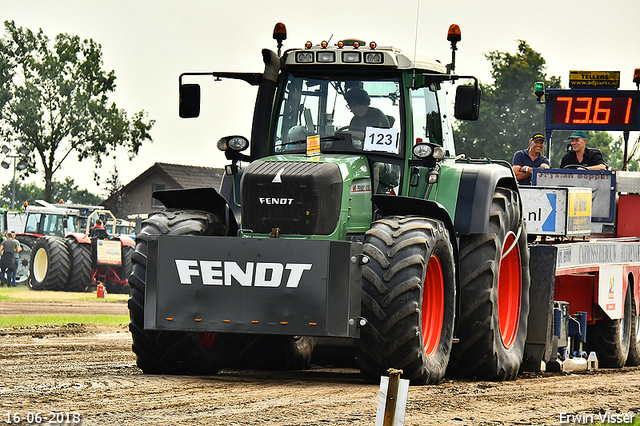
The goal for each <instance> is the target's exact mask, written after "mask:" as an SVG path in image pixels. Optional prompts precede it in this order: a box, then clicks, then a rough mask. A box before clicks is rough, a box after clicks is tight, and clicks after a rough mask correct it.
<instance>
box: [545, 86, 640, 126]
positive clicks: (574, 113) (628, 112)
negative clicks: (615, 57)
mask: <svg viewBox="0 0 640 426" xmlns="http://www.w3.org/2000/svg"><path fill="white" fill-rule="evenodd" d="M545 99H546V103H547V107H546V113H547V117H546V127H547V129H548V130H563V129H564V130H576V129H578V130H622V131H631V130H640V122H639V118H640V117H639V116H640V113H639V112H638V109H639V108H640V94H639V93H638V92H637V91H633V90H603V89H590V90H587V89H584V90H580V89H578V90H576V89H573V90H561V89H549V90H547V92H546V96H545Z"/></svg>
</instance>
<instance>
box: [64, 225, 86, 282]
mask: <svg viewBox="0 0 640 426" xmlns="http://www.w3.org/2000/svg"><path fill="white" fill-rule="evenodd" d="M65 243H66V244H67V250H68V251H69V262H70V266H69V277H68V278H67V284H66V286H65V290H66V291H78V292H83V291H87V290H88V289H89V287H91V249H90V248H89V244H81V243H79V242H78V240H76V239H75V238H73V237H67V238H65Z"/></svg>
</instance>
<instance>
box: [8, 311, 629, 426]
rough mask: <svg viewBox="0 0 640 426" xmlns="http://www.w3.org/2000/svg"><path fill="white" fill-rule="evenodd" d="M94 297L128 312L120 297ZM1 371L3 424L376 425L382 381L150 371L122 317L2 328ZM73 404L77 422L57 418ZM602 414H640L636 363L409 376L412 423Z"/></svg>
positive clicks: (549, 420) (323, 372)
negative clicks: (490, 376)
mask: <svg viewBox="0 0 640 426" xmlns="http://www.w3.org/2000/svg"><path fill="white" fill-rule="evenodd" d="M7 305H8V303H5V302H0V314H7V313H8V312H11V313H15V312H16V311H20V312H23V313H25V314H34V313H39V314H41V313H47V311H48V310H53V311H55V313H63V312H65V311H67V310H68V311H69V312H71V311H73V312H75V313H77V312H76V311H78V310H83V309H84V310H85V311H86V306H82V305H84V304H83V303H67V304H63V305H66V306H61V304H53V305H54V306H51V304H40V303H38V304H15V303H11V305H13V306H11V307H10V308H9V307H8V306H7ZM99 305H100V306H103V307H104V309H108V310H109V311H108V313H113V314H126V313H127V310H126V304H124V303H117V304H99ZM92 306H93V308H92V311H95V304H94V305H92ZM114 306H115V308H114ZM92 313H99V312H92ZM0 372H1V376H0V425H3V424H7V419H8V418H7V413H12V414H13V413H18V414H19V415H20V416H21V417H23V418H24V417H26V416H27V414H28V413H42V414H43V415H46V416H48V417H50V416H51V415H52V414H51V413H62V414H57V415H58V417H57V419H54V422H53V423H46V424H74V423H73V413H74V412H75V413H78V416H76V418H81V419H82V421H81V423H80V424H83V425H140V424H144V425H347V424H348V425H370V426H372V425H374V424H375V417H376V406H377V398H378V386H375V385H367V384H365V383H364V382H362V381H361V380H360V378H359V377H358V372H357V370H352V369H332V368H313V369H311V370H309V371H302V372H278V373H273V372H257V371H234V370H223V371H222V372H221V373H220V374H218V375H216V376H212V377H201V376H192V377H177V376H153V375H144V374H142V372H141V371H140V370H139V369H138V368H137V367H136V364H135V356H134V354H133V353H132V352H131V336H130V334H129V332H128V330H127V328H126V327H121V328H101V327H88V326H83V325H67V326H64V327H52V328H31V329H20V328H13V329H4V330H0ZM67 413H69V420H70V423H61V422H59V421H58V420H60V419H62V418H63V417H64V420H65V421H66V417H65V416H66V414H67ZM607 414H609V415H616V414H630V415H634V414H636V415H638V416H640V369H639V368H625V369H622V370H600V371H599V372H596V373H580V374H564V373H553V374H552V373H545V374H529V375H525V376H522V377H520V378H518V379H517V380H515V381H512V382H505V383H494V382H478V381H460V380H445V381H444V382H443V383H441V384H440V385H438V386H423V387H412V388H411V389H410V390H409V397H408V403H407V414H406V417H405V424H406V425H479V424H491V425H513V424H516V425H525V424H559V423H560V421H561V420H565V421H567V420H569V421H568V422H567V423H578V424H581V423H585V422H583V421H581V422H575V420H576V418H573V417H569V416H570V415H577V416H585V417H583V419H585V418H586V420H591V419H593V420H594V421H596V422H597V421H598V420H599V417H598V416H599V415H603V416H604V415H607ZM618 418H620V417H618ZM639 418H640V417H639ZM614 419H616V418H614ZM11 422H12V423H11V424H16V423H14V422H13V419H11ZM18 424H34V423H27V422H26V421H22V422H19V423H18Z"/></svg>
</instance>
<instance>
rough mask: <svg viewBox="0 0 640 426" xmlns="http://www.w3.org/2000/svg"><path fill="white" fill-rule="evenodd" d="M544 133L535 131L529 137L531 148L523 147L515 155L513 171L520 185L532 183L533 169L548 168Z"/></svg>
mask: <svg viewBox="0 0 640 426" xmlns="http://www.w3.org/2000/svg"><path fill="white" fill-rule="evenodd" d="M543 149H544V135H543V134H542V133H534V134H533V136H531V139H529V148H528V149H522V150H520V151H518V152H516V153H515V154H514V155H513V161H512V164H513V171H514V172H515V174H516V179H518V183H519V184H520V185H531V175H532V173H533V169H535V168H540V169H548V168H549V167H550V164H549V159H548V158H547V157H545V156H544V155H543V154H542V150H543Z"/></svg>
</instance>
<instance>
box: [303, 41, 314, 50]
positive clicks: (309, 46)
mask: <svg viewBox="0 0 640 426" xmlns="http://www.w3.org/2000/svg"><path fill="white" fill-rule="evenodd" d="M312 47H313V43H311V42H310V41H308V42H306V43H305V44H304V48H305V49H311V48H312Z"/></svg>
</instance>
